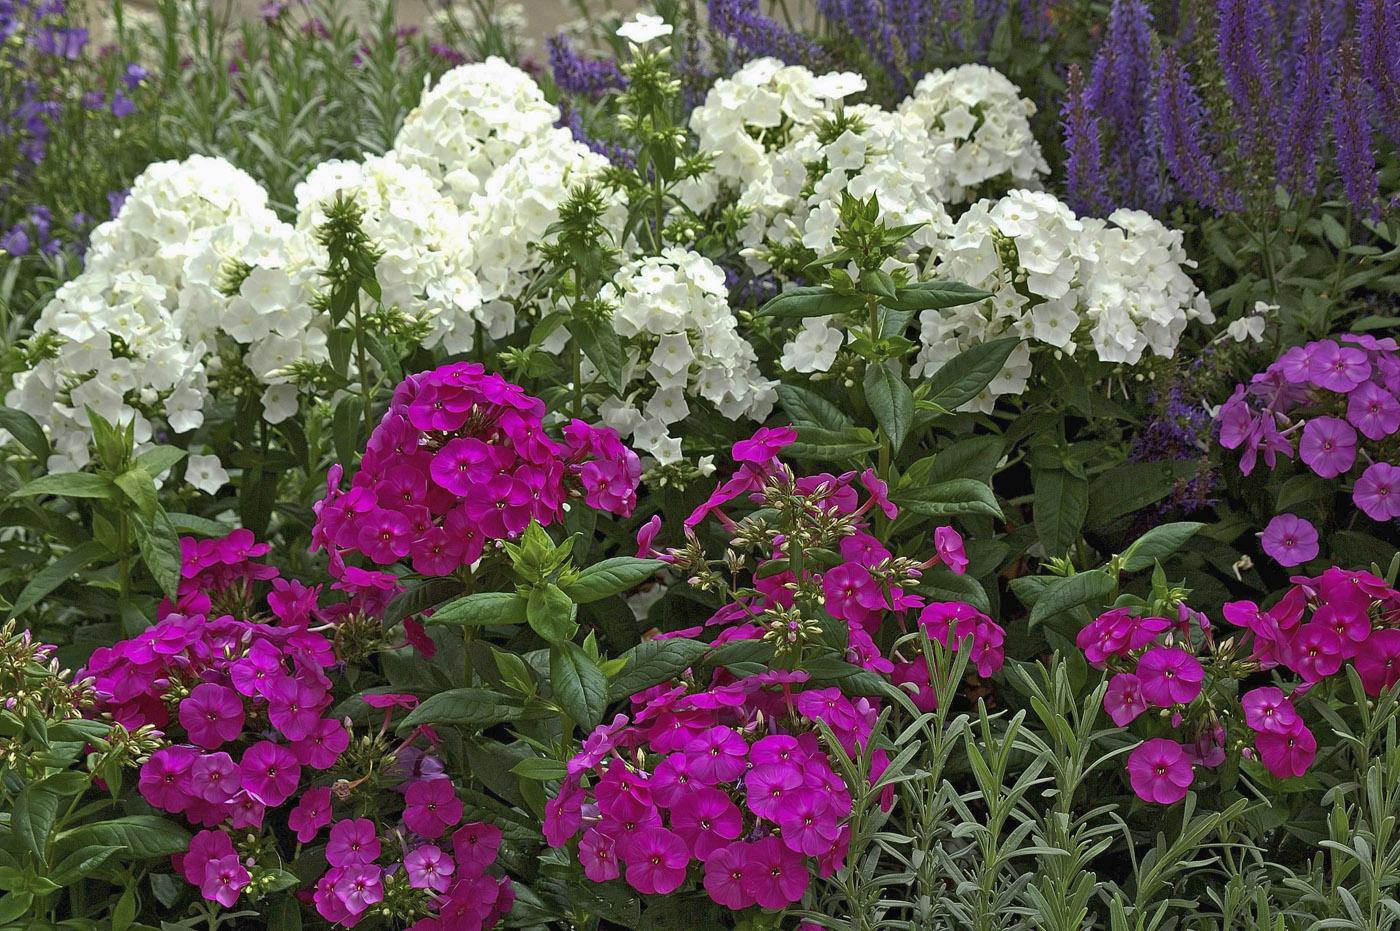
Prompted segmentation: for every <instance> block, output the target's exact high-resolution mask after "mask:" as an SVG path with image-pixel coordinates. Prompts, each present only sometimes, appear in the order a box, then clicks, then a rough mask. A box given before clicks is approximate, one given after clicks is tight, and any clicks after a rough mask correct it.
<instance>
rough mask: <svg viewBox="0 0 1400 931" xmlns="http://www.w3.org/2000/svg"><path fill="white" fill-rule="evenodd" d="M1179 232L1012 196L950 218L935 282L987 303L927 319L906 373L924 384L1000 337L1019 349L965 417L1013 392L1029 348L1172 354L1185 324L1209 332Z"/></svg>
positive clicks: (1129, 358) (1113, 355) (1033, 195)
mask: <svg viewBox="0 0 1400 931" xmlns="http://www.w3.org/2000/svg"><path fill="white" fill-rule="evenodd" d="M1192 264H1193V263H1191V262H1190V261H1189V260H1188V259H1187V258H1186V255H1185V253H1184V251H1183V250H1182V248H1181V234H1180V233H1179V232H1177V231H1174V230H1169V229H1167V228H1166V227H1164V226H1163V225H1162V224H1161V223H1159V222H1157V221H1156V220H1154V219H1152V218H1151V217H1149V216H1148V215H1147V214H1145V213H1142V212H1141V211H1131V210H1119V211H1116V212H1115V213H1113V214H1112V215H1110V217H1109V218H1108V220H1106V221H1105V220H1101V219H1095V218H1086V219H1080V218H1078V217H1076V216H1075V214H1074V213H1073V211H1071V210H1070V209H1069V208H1068V207H1067V206H1065V205H1064V204H1063V203H1061V202H1060V201H1059V200H1057V199H1056V198H1055V197H1054V196H1053V195H1051V194H1048V193H1044V192H1035V191H1020V190H1018V191H1012V192H1010V193H1009V194H1007V195H1006V196H1005V197H1003V198H1001V199H999V200H982V201H978V202H977V203H975V204H973V205H972V206H971V207H970V208H969V209H968V210H967V212H966V213H964V214H963V215H962V216H961V217H959V218H958V221H957V223H956V224H955V225H954V228H953V230H952V233H951V234H950V235H949V237H948V238H947V240H946V241H944V242H943V243H941V244H940V245H939V248H938V257H937V260H936V263H935V265H934V267H933V269H932V271H933V272H934V274H935V275H936V276H937V277H939V278H944V279H947V280H951V281H960V282H963V283H966V284H970V285H973V286H974V287H978V288H982V289H983V290H986V291H990V292H991V293H992V295H993V296H992V297H991V298H990V299H989V300H986V301H981V302H979V303H976V304H968V305H964V306H961V307H952V308H947V309H944V310H928V311H924V312H923V314H922V315H921V317H920V323H921V333H920V335H921V342H922V346H921V348H920V351H919V354H918V357H917V359H916V361H915V364H914V366H913V374H914V375H916V376H918V375H931V374H932V373H933V372H935V371H937V370H938V369H939V368H940V367H941V366H942V365H943V364H944V363H945V362H947V361H948V360H949V359H951V358H953V357H954V356H956V355H957V354H958V353H959V352H961V351H963V350H964V349H966V348H968V347H969V346H972V345H974V344H977V343H981V342H986V341H988V340H991V339H995V338H997V337H1000V336H1008V335H1012V336H1019V337H1022V338H1024V339H1026V340H1027V342H1025V343H1022V344H1021V345H1020V346H1018V347H1017V349H1016V351H1015V352H1013V353H1012V355H1011V357H1010V359H1009V360H1008V361H1007V364H1006V366H1005V368H1003V370H1002V372H1001V373H1000V375H998V377H997V378H995V379H994V380H993V381H992V383H991V384H990V385H988V386H987V389H986V390H985V391H984V392H983V393H982V395H981V396H979V397H978V398H976V399H974V400H973V401H972V402H970V403H969V405H968V406H967V408H966V409H970V410H980V411H989V410H990V409H991V406H992V404H993V402H994V401H995V400H996V398H997V397H999V396H1001V395H1007V394H1020V393H1021V392H1022V391H1023V390H1024V389H1025V386H1026V383H1027V381H1028V379H1029V378H1030V375H1031V371H1032V366H1031V348H1032V347H1033V346H1034V345H1036V344H1041V345H1045V346H1049V347H1052V348H1054V349H1057V350H1060V351H1062V352H1065V353H1067V354H1073V353H1074V352H1076V350H1078V349H1080V348H1084V349H1087V350H1089V351H1091V352H1093V353H1094V354H1095V355H1096V356H1097V358H1098V359H1100V360H1101V361H1103V362H1109V363H1125V364H1134V363H1136V362H1138V361H1139V360H1140V359H1141V358H1142V356H1143V355H1144V353H1146V352H1148V351H1151V352H1153V353H1155V354H1157V355H1159V356H1170V355H1172V354H1173V353H1174V352H1175V351H1176V345H1177V342H1178V340H1179V339H1180V337H1181V334H1182V332H1183V331H1184V330H1185V328H1186V325H1187V323H1188V322H1190V321H1191V320H1194V319H1199V320H1201V321H1202V322H1206V323H1209V322H1211V321H1212V320H1213V319H1214V317H1213V316H1212V314H1211V312H1210V305H1209V302H1208V301H1207V299H1206V297H1205V295H1204V294H1202V293H1201V292H1200V291H1199V290H1198V289H1197V288H1196V286H1195V285H1194V284H1193V283H1192V281H1191V279H1190V277H1189V276H1188V274H1187V272H1186V269H1187V268H1189V267H1191V265H1192Z"/></svg>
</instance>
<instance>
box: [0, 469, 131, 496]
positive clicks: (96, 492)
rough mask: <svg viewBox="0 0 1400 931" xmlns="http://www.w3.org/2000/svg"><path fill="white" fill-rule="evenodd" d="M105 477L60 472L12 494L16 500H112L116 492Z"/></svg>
mask: <svg viewBox="0 0 1400 931" xmlns="http://www.w3.org/2000/svg"><path fill="white" fill-rule="evenodd" d="M116 490H117V489H116V486H115V485H113V484H112V483H111V482H110V481H109V480H108V479H107V478H106V477H105V476H102V475H93V474H92V473H91V472H58V473H55V474H53V475H41V476H39V477H38V478H36V479H34V480H33V481H32V482H26V483H25V484H23V485H21V486H20V487H19V488H16V489H15V490H14V491H12V492H10V496H11V497H14V498H26V497H31V496H33V495H61V496H63V497H65V498H110V497H112V495H113V493H114V492H115V491H116Z"/></svg>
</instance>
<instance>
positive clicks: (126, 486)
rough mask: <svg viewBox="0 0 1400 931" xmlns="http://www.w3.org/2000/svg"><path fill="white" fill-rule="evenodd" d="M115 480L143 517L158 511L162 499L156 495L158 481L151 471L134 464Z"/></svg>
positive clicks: (148, 516)
mask: <svg viewBox="0 0 1400 931" xmlns="http://www.w3.org/2000/svg"><path fill="white" fill-rule="evenodd" d="M114 481H115V482H116V483H117V487H118V488H120V489H121V490H122V494H124V495H126V497H127V500H129V501H130V502H131V503H132V504H134V505H136V511H137V513H139V514H140V515H141V516H142V517H145V518H147V519H149V518H150V517H151V515H152V514H154V513H155V512H156V507H157V506H158V505H159V503H160V501H159V498H158V497H157V496H156V483H155V479H154V478H152V477H151V473H149V472H147V471H146V470H145V469H143V468H141V467H140V466H133V467H132V468H130V469H127V470H126V471H125V472H123V473H122V474H121V475H118V476H117V477H116V479H115V480H114Z"/></svg>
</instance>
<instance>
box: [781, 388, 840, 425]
mask: <svg viewBox="0 0 1400 931" xmlns="http://www.w3.org/2000/svg"><path fill="white" fill-rule="evenodd" d="M778 400H779V402H780V403H781V404H782V405H783V410H785V411H787V414H788V416H789V417H791V418H792V419H793V420H794V421H796V422H799V423H809V424H813V425H815V426H818V427H821V428H823V429H825V430H832V431H836V432H840V431H842V430H849V429H850V428H851V427H852V426H853V424H852V423H851V418H849V417H847V416H846V415H845V413H843V412H842V410H841V408H839V407H837V406H836V405H835V404H832V403H831V402H830V401H828V400H827V399H826V398H824V397H822V396H821V395H820V394H817V393H816V392H815V391H813V390H811V389H810V388H802V387H799V386H798V385H779V386H778Z"/></svg>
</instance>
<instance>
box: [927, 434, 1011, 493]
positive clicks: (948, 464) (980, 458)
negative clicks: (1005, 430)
mask: <svg viewBox="0 0 1400 931" xmlns="http://www.w3.org/2000/svg"><path fill="white" fill-rule="evenodd" d="M1005 449H1006V441H1005V439H1003V438H1002V437H999V436H970V437H968V438H967V439H964V440H958V441H957V442H956V443H953V444H951V445H949V446H946V447H944V448H943V449H941V450H939V451H938V454H937V455H936V456H934V458H933V463H932V464H931V465H930V466H929V468H928V480H929V481H930V482H946V481H948V480H949V479H954V478H975V479H977V480H978V481H979V482H986V483H987V484H989V485H990V484H991V482H992V475H993V473H995V472H996V468H997V464H998V463H1000V462H1001V457H1002V454H1003V453H1004V451H1005ZM910 471H911V472H912V471H913V470H912V469H911V470H910Z"/></svg>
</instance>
